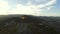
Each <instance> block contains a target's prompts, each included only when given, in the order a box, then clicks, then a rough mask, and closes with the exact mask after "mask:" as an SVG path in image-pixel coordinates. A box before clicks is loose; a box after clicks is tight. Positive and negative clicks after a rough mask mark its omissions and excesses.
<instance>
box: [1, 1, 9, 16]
mask: <svg viewBox="0 0 60 34" xmlns="http://www.w3.org/2000/svg"><path fill="white" fill-rule="evenodd" d="M8 9H9V7H8V2H6V1H3V0H0V15H7V14H8V11H9V10H8Z"/></svg>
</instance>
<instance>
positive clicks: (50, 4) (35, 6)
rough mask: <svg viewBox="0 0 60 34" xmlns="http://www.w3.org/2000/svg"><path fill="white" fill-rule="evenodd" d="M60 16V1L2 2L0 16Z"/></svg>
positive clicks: (22, 0)
mask: <svg viewBox="0 0 60 34" xmlns="http://www.w3.org/2000/svg"><path fill="white" fill-rule="evenodd" d="M10 14H24V15H35V16H60V0H0V15H10Z"/></svg>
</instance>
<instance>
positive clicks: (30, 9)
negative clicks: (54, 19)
mask: <svg viewBox="0 0 60 34" xmlns="http://www.w3.org/2000/svg"><path fill="white" fill-rule="evenodd" d="M38 1H39V0H38ZM55 4H56V0H50V1H49V2H47V3H44V4H39V5H33V4H32V2H31V1H29V2H28V3H27V5H25V6H24V5H22V4H17V5H16V8H14V9H12V10H11V11H10V14H26V15H36V16H40V11H44V10H43V9H44V8H47V10H50V9H51V8H52V7H51V6H53V5H55Z"/></svg>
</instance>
